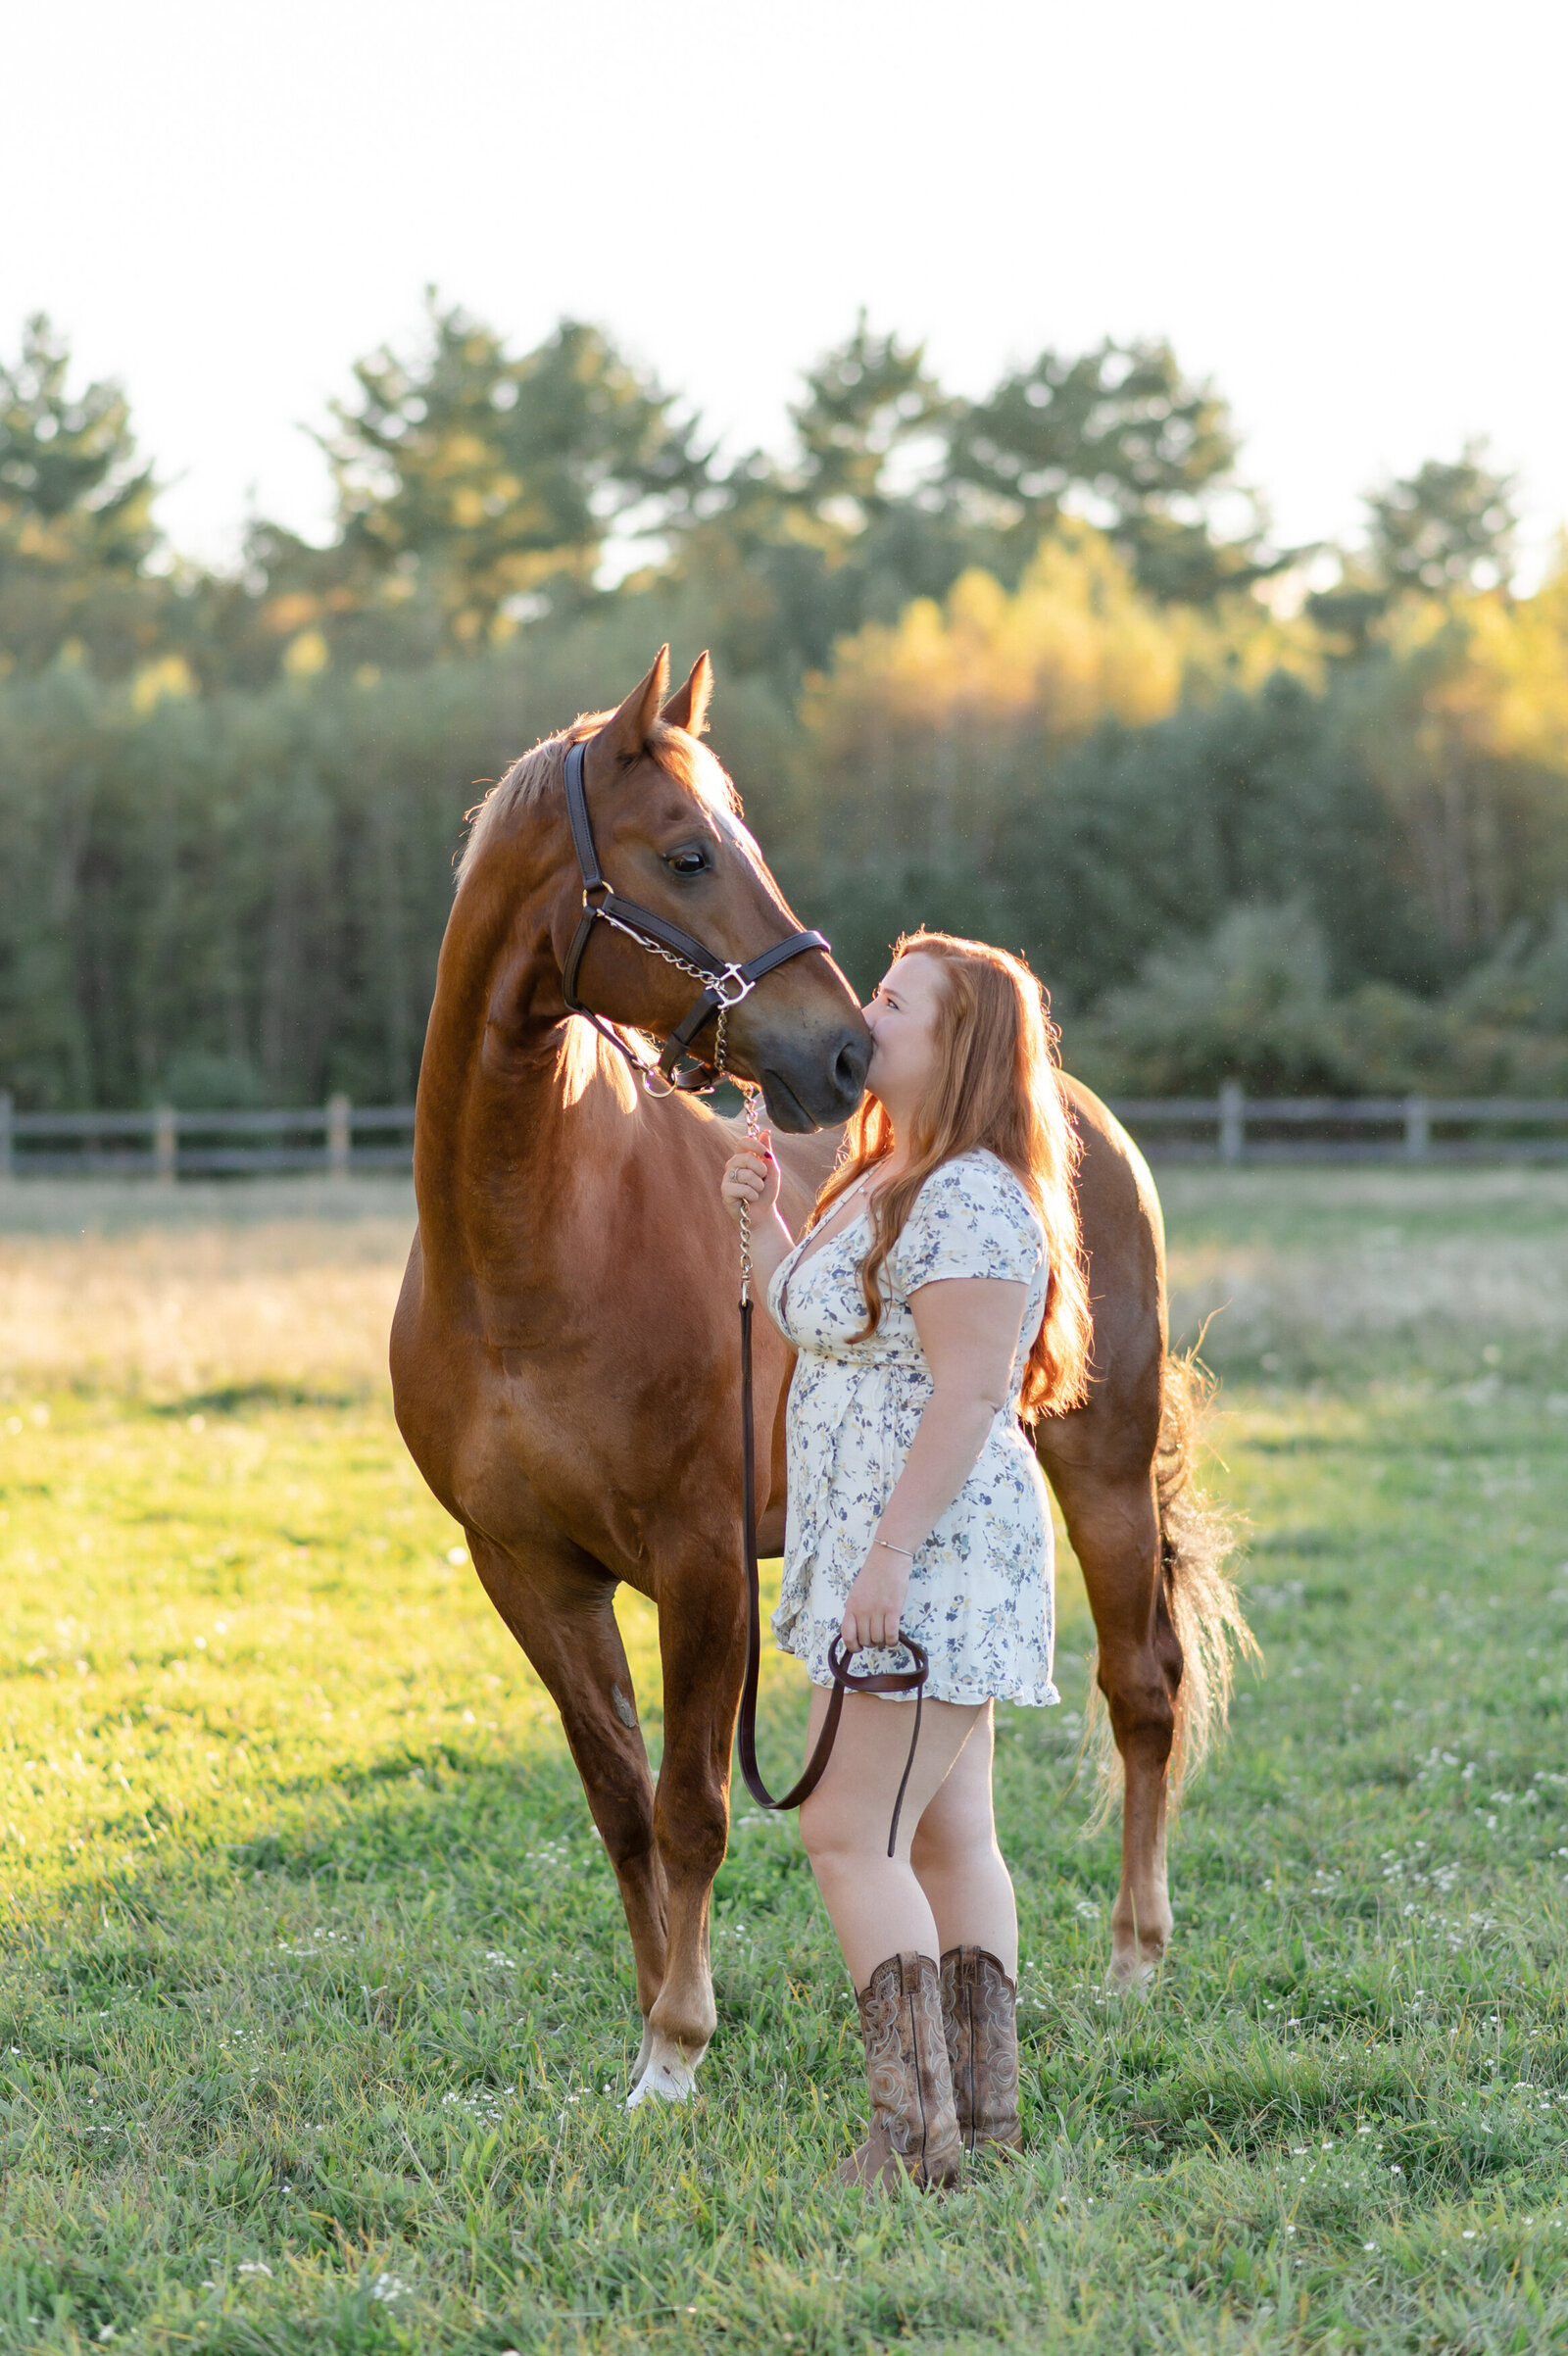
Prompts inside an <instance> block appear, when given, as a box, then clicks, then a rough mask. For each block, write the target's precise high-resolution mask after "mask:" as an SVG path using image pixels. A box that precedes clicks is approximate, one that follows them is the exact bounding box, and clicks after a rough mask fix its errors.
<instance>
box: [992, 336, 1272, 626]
mask: <svg viewBox="0 0 1568 2356" xmlns="http://www.w3.org/2000/svg"><path fill="white" fill-rule="evenodd" d="M1236 456H1237V441H1236V435H1235V430H1234V427H1233V425H1232V423H1231V417H1230V411H1229V409H1228V407H1227V405H1226V403H1225V402H1224V401H1222V400H1221V399H1220V398H1219V396H1218V395H1217V394H1216V393H1215V392H1214V390H1213V388H1212V387H1211V386H1209V385H1200V384H1194V383H1193V382H1192V381H1191V380H1190V379H1189V378H1187V377H1186V376H1184V374H1183V373H1182V370H1181V369H1180V368H1179V367H1178V366H1177V362H1176V356H1175V354H1174V353H1173V352H1172V351H1171V348H1170V346H1169V345H1168V344H1165V343H1155V342H1140V343H1131V344H1118V343H1114V342H1111V341H1108V340H1107V341H1106V342H1105V343H1103V344H1102V345H1101V346H1100V347H1099V349H1098V350H1097V351H1094V352H1085V353H1082V354H1080V355H1079V356H1077V357H1076V358H1074V357H1071V356H1070V355H1067V354H1064V353H1060V352H1054V351H1049V350H1048V351H1045V352H1042V353H1041V355H1040V357H1039V359H1038V360H1037V361H1036V362H1035V363H1034V365H1033V366H1032V367H1031V368H1023V369H1020V370H1019V371H1018V372H1017V373H1016V374H1015V375H1012V376H1008V377H1006V378H1005V379H1004V381H1003V382H1002V383H1001V384H1000V385H998V387H997V389H996V391H995V392H994V393H992V394H991V395H990V397H989V398H988V399H987V400H984V401H980V402H976V403H975V404H973V406H971V407H969V408H967V409H965V410H964V411H963V412H962V414H961V416H960V417H959V418H958V419H957V421H956V426H955V430H954V434H953V440H952V444H951V447H950V450H949V455H948V465H947V477H948V480H949V482H950V483H951V484H953V485H954V486H955V487H956V489H958V490H959V491H960V492H961V493H964V494H967V495H968V496H970V497H971V498H973V499H975V500H977V501H978V502H979V503H980V507H981V511H982V513H989V514H991V515H994V517H995V518H996V521H997V524H998V526H999V529H1000V532H1001V535H1002V538H1003V541H1004V544H1005V546H1007V547H1010V548H1011V549H1012V550H1013V551H1014V552H1015V555H1014V565H1015V566H1016V564H1017V562H1018V557H1019V556H1020V555H1021V556H1022V557H1024V558H1027V556H1028V555H1029V554H1031V553H1032V551H1033V549H1034V547H1035V545H1036V543H1037V542H1038V540H1039V538H1040V536H1041V533H1042V532H1043V531H1049V530H1050V529H1052V528H1053V527H1054V524H1055V523H1056V521H1057V519H1058V518H1059V517H1060V516H1061V515H1063V513H1065V512H1066V511H1067V510H1069V509H1070V508H1071V507H1072V506H1073V504H1074V502H1075V501H1078V502H1083V501H1085V500H1087V501H1088V502H1089V503H1090V505H1089V509H1088V512H1089V513H1090V515H1092V517H1093V520H1094V521H1096V522H1098V523H1102V524H1103V527H1104V529H1105V531H1106V532H1107V533H1108V535H1109V537H1110V539H1111V540H1112V541H1113V542H1114V543H1115V545H1116V546H1117V547H1118V548H1119V549H1121V550H1122V552H1123V553H1124V554H1125V555H1126V556H1127V558H1128V559H1129V561H1130V562H1131V564H1132V565H1133V568H1134V570H1135V571H1136V573H1137V576H1138V578H1139V580H1140V582H1141V583H1142V584H1143V586H1144V587H1145V588H1146V589H1148V590H1150V591H1151V592H1152V594H1153V595H1154V596H1156V597H1161V598H1174V599H1179V600H1184V601H1190V602H1193V603H1197V604H1205V603H1207V602H1208V600H1210V599H1211V598H1213V597H1216V596H1217V595H1218V594H1219V593H1220V592H1221V591H1222V590H1224V589H1228V588H1239V587H1244V586H1245V585H1246V584H1247V583H1248V582H1250V581H1253V580H1256V579H1258V578H1259V577H1260V576H1261V575H1262V574H1264V573H1265V572H1268V571H1270V570H1271V569H1274V568H1276V566H1277V564H1278V562H1280V560H1278V559H1276V558H1273V557H1269V556H1264V555H1261V554H1260V553H1259V550H1260V546H1261V537H1262V535H1261V527H1260V519H1257V518H1255V517H1254V528H1253V530H1252V531H1251V533H1250V534H1249V535H1245V536H1244V537H1243V538H1241V539H1240V540H1230V541H1225V540H1221V539H1218V538H1216V536H1215V532H1214V526H1213V522H1212V520H1211V516H1212V511H1213V508H1214V506H1215V503H1216V497H1217V495H1224V494H1227V493H1228V494H1229V495H1230V496H1231V497H1232V498H1234V497H1235V480H1234V469H1235V464H1236Z"/></svg>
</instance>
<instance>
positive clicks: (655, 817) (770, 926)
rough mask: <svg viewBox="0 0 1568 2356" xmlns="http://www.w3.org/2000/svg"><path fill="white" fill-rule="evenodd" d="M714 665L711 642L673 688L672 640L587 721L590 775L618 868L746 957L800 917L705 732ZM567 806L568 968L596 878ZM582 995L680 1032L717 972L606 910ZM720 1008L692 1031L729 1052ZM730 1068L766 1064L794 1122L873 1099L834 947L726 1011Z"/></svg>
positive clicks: (697, 1042)
mask: <svg viewBox="0 0 1568 2356" xmlns="http://www.w3.org/2000/svg"><path fill="white" fill-rule="evenodd" d="M711 681H712V674H711V668H710V665H709V661H708V657H707V656H706V655H701V656H699V657H698V660H697V663H696V665H695V667H694V668H693V671H692V674H691V677H690V678H689V679H688V680H687V682H686V684H685V686H684V687H683V688H681V689H680V691H679V693H678V694H676V695H674V696H672V697H670V698H669V700H668V702H667V703H666V702H665V696H666V693H667V690H668V686H669V650H668V648H667V647H666V648H662V649H661V651H660V655H659V659H658V661H657V662H656V663H655V664H654V666H653V668H652V670H651V671H650V672H649V673H648V676H647V677H646V678H645V679H644V680H642V681H641V682H640V684H639V685H638V686H636V687H634V688H633V689H632V692H631V694H630V695H629V696H628V697H627V698H626V700H625V702H624V703H623V704H622V705H621V707H620V709H619V710H618V711H617V712H612V713H611V714H610V715H609V716H608V718H600V717H597V715H596V717H595V718H594V719H590V720H586V721H579V722H578V723H577V724H576V726H575V727H574V728H572V729H571V730H570V731H569V732H568V739H567V742H568V747H569V746H570V745H573V744H577V743H580V744H582V746H583V785H584V789H585V798H586V804H587V809H588V812H589V817H590V821H591V827H592V834H593V840H594V845H595V848H596V850H597V855H598V859H599V861H600V864H601V866H602V868H603V872H604V877H605V881H606V884H607V885H608V887H609V889H610V891H611V892H612V893H613V895H614V896H615V899H616V900H617V901H621V902H633V903H635V904H636V905H637V907H638V908H641V909H645V910H647V911H649V912H651V913H652V914H654V915H655V916H657V917H660V918H662V919H663V921H664V922H665V923H666V924H668V925H670V926H672V927H674V928H676V930H677V932H678V933H680V934H684V935H687V936H689V937H690V939H691V940H692V941H694V942H697V943H700V944H701V945H702V946H703V947H704V948H705V949H706V950H707V951H708V952H709V953H710V955H711V957H712V958H713V959H715V960H717V961H718V962H720V963H722V964H725V965H734V966H741V965H744V964H746V963H747V962H748V961H749V960H751V959H753V958H756V957H759V956H760V955H761V953H762V952H764V951H766V950H768V949H770V948H772V947H774V946H775V945H776V944H778V943H781V942H783V941H786V940H787V939H788V938H789V937H790V936H791V935H792V934H796V933H798V932H799V931H800V929H801V928H800V926H799V924H798V923H797V921H796V919H795V917H794V915H793V914H792V913H791V911H790V909H789V908H788V906H787V905H786V903H785V900H784V896H783V894H782V893H781V892H780V890H779V888H778V886H777V884H776V883H775V882H774V880H773V878H772V876H771V875H770V874H769V872H768V869H767V863H766V861H765V860H764V859H763V858H762V855H761V853H760V851H759V849H758V847H757V844H756V843H755V842H754V840H753V839H752V836H751V834H750V833H749V832H748V830H747V828H746V827H745V826H744V825H743V824H742V823H741V814H740V804H739V802H738V800H737V798H736V795H735V791H734V788H733V787H732V785H731V784H730V781H729V779H728V777H727V776H726V775H725V773H724V771H723V769H722V768H721V767H720V766H719V763H718V762H717V761H715V760H714V758H713V756H712V754H711V753H710V752H709V751H708V749H707V747H706V746H705V745H703V744H702V743H701V742H700V738H701V734H702V729H703V725H704V720H705V717H706V712H707V706H708V698H709V693H710V690H711ZM564 815H565V813H564V810H563V820H564ZM562 849H563V860H562V874H561V879H560V880H561V890H560V894H559V906H558V905H556V903H555V902H553V903H552V908H551V914H550V931H551V939H552V943H553V945H554V947H555V950H556V954H557V957H558V958H559V959H560V961H561V964H562V966H563V969H564V968H565V966H566V964H567V961H568V959H569V957H570V955H571V945H572V941H573V938H574V936H575V934H576V932H577V929H578V925H579V922H580V920H581V916H582V911H583V905H584V894H583V889H582V880H581V877H580V874H579V871H578V865H577V859H576V858H575V857H574V856H573V850H572V845H571V838H570V835H569V832H568V831H567V830H566V828H565V825H564V824H563V841H562ZM572 981H573V991H574V995H575V998H576V1000H577V1002H578V1003H579V1004H580V1005H581V1006H584V1007H590V1008H592V1009H593V1011H594V1012H595V1013H597V1014H600V1015H603V1016H605V1017H607V1018H608V1019H609V1020H611V1021H613V1022H618V1023H624V1024H627V1025H630V1026H632V1027H633V1028H635V1029H637V1030H640V1031H646V1032H650V1033H652V1034H654V1035H655V1036H657V1037H660V1038H662V1037H665V1036H666V1035H667V1034H668V1033H669V1032H670V1031H672V1030H673V1029H674V1028H675V1026H676V1024H677V1023H679V1022H680V1021H681V1020H682V1018H683V1017H684V1016H685V1015H687V1014H688V1013H689V1011H690V1010H691V1008H692V1006H693V1005H694V1003H695V1002H696V1001H697V999H698V998H699V996H700V994H701V992H702V989H703V982H702V980H701V978H694V977H693V975H692V974H691V973H690V972H687V971H683V970H682V969H681V967H680V966H678V965H677V964H675V963H673V962H671V961H669V960H668V959H667V958H666V957H663V956H662V955H660V954H659V953H658V952H657V951H655V950H653V949H650V948H649V947H647V946H645V945H644V944H643V943H642V942H641V941H638V940H636V939H633V938H631V937H630V936H629V935H628V934H627V933H625V932H623V931H621V930H619V929H617V928H616V926H615V925H614V924H613V923H608V922H599V923H595V924H594V925H593V927H592V929H591V932H590V933H589V935H588V936H587V939H586V943H585V945H584V947H583V950H582V955H581V959H580V963H579V964H578V966H577V969H576V971H575V973H574V974H573V977H572ZM715 1022H716V1016H713V1015H710V1017H709V1019H708V1020H707V1022H706V1023H705V1024H704V1025H703V1027H702V1029H701V1030H699V1031H698V1033H697V1034H696V1037H695V1039H694V1040H693V1041H692V1042H691V1043H690V1044H691V1045H692V1046H693V1047H694V1048H695V1050H696V1052H697V1053H698V1054H699V1055H708V1056H711V1055H712V1054H713V1052H714V1031H715ZM727 1034H728V1035H727V1040H726V1048H727V1054H728V1059H729V1065H730V1068H731V1069H732V1070H733V1071H735V1072H736V1073H737V1074H738V1075H739V1076H741V1077H743V1078H745V1079H748V1080H754V1081H756V1082H757V1084H758V1086H759V1087H760V1089H761V1091H762V1094H763V1097H764V1098H765V1100H766V1104H767V1110H768V1115H769V1118H770V1119H771V1120H772V1121H773V1122H774V1124H775V1125H776V1126H777V1127H778V1128H780V1129H784V1130H806V1129H819V1128H825V1127H827V1126H828V1125H829V1124H831V1123H833V1122H836V1121H842V1120H846V1119H847V1118H848V1117H849V1115H850V1113H851V1112H852V1111H853V1110H854V1109H855V1106H856V1104H858V1102H859V1098H860V1091H861V1088H862V1087H863V1085H864V1081H865V1069H866V1064H867V1062H868V1061H869V1058H870V1039H869V1035H868V1033H867V1031H866V1027H865V1024H864V1022H863V1021H862V1020H861V1017H860V1009H859V1006H858V1003H857V1001H856V997H855V993H854V991H853V990H852V989H851V988H850V985H849V983H848V982H847V981H846V980H845V978H844V976H843V974H842V973H841V972H840V971H839V969H838V967H837V966H836V965H835V964H834V963H833V961H832V958H831V957H828V956H827V955H825V954H824V952H823V951H821V950H820V949H817V950H813V951H809V952H807V953H806V954H803V955H798V956H795V957H791V958H790V959H789V960H788V961H787V962H786V963H782V964H780V965H777V966H775V967H774V968H773V969H772V970H771V971H770V972H768V973H766V974H765V975H763V976H762V978H761V979H760V980H759V981H758V982H757V983H756V984H755V985H754V986H753V987H752V989H751V990H750V991H749V992H748V993H747V995H746V996H744V997H743V998H740V999H739V1000H738V1003H736V1004H735V1005H734V1006H732V1007H731V1008H730V1010H729V1013H728V1015H727Z"/></svg>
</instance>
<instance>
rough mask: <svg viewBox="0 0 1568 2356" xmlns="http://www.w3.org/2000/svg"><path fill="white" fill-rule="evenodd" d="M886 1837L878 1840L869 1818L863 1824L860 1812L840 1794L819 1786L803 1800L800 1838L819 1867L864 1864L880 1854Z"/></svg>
mask: <svg viewBox="0 0 1568 2356" xmlns="http://www.w3.org/2000/svg"><path fill="white" fill-rule="evenodd" d="M886 1839H887V1837H886V1835H885V1834H884V1836H883V1840H882V1842H881V1843H878V1841H876V1839H875V1837H874V1835H873V1833H872V1832H871V1831H870V1830H869V1827H868V1821H867V1822H866V1823H862V1822H861V1821H860V1816H859V1812H858V1811H857V1810H856V1809H854V1808H851V1807H847V1806H846V1805H845V1804H844V1801H843V1799H842V1798H841V1797H840V1796H839V1795H838V1794H837V1793H834V1792H825V1791H823V1790H822V1789H821V1788H820V1787H819V1788H818V1789H817V1790H816V1791H815V1792H812V1793H811V1796H810V1798H809V1799H808V1800H806V1801H804V1802H803V1803H802V1807H801V1840H802V1842H803V1843H804V1845H805V1849H806V1853H807V1855H808V1856H809V1858H810V1860H811V1864H812V1866H813V1867H814V1868H816V1869H817V1870H821V1869H822V1868H823V1867H827V1868H828V1869H829V1870H831V1869H832V1868H833V1867H834V1866H837V1865H856V1864H860V1863H863V1862H864V1860H865V1859H866V1858H867V1857H868V1856H870V1855H871V1854H873V1853H880V1851H881V1849H882V1848H883V1847H885V1845H886Z"/></svg>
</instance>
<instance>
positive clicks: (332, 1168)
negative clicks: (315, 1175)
mask: <svg viewBox="0 0 1568 2356" xmlns="http://www.w3.org/2000/svg"><path fill="white" fill-rule="evenodd" d="M350 1131H351V1123H350V1119H349V1101H348V1098H347V1097H346V1096H335V1097H328V1098H327V1100H326V1174H327V1176H328V1177H329V1178H346V1177H347V1176H348V1174H349V1143H350Z"/></svg>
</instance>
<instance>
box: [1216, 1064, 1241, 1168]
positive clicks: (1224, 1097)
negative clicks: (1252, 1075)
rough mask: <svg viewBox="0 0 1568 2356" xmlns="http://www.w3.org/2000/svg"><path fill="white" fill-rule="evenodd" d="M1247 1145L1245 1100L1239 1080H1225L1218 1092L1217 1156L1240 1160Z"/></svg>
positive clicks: (1226, 1159) (1228, 1159)
mask: <svg viewBox="0 0 1568 2356" xmlns="http://www.w3.org/2000/svg"><path fill="white" fill-rule="evenodd" d="M1246 1146H1247V1100H1246V1098H1245V1097H1244V1095H1243V1094H1242V1084H1241V1082H1240V1080H1227V1081H1225V1083H1224V1084H1223V1086H1222V1087H1221V1089H1220V1092H1219V1157H1220V1159H1221V1161H1240V1160H1241V1158H1242V1154H1243V1153H1244V1152H1245V1150H1246Z"/></svg>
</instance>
